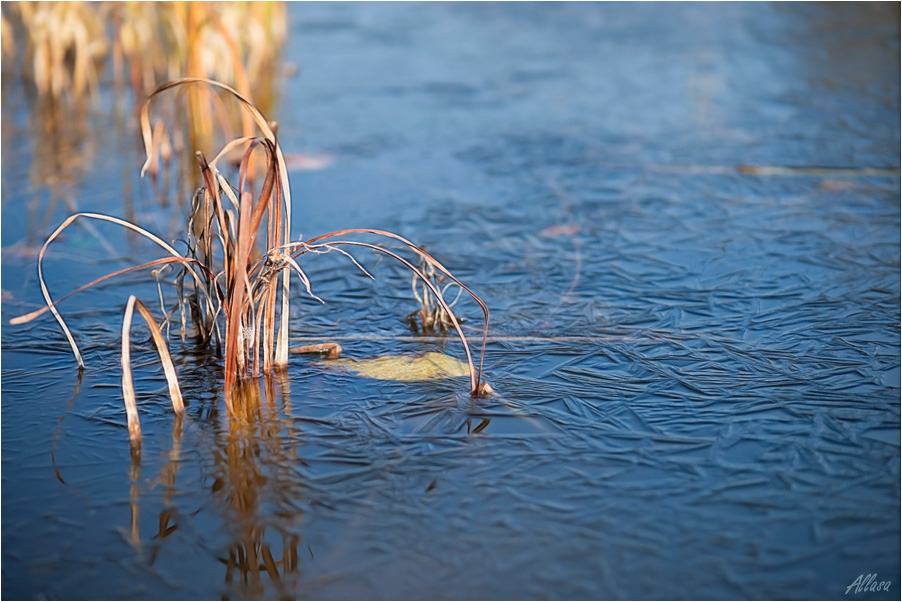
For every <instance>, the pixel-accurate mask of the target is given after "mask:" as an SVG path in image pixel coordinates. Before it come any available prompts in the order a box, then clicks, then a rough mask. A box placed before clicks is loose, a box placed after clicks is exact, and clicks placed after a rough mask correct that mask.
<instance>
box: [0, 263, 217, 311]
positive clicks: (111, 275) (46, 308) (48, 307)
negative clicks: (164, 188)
mask: <svg viewBox="0 0 902 602" xmlns="http://www.w3.org/2000/svg"><path fill="white" fill-rule="evenodd" d="M168 263H194V264H197V266H198V267H200V268H201V269H202V270H204V271H205V272H207V274H208V275H209V276H210V278H212V277H213V274H212V273H211V272H210V271H209V270H207V268H206V267H204V266H203V265H202V264H201V263H200V262H198V261H197V260H196V259H192V258H190V257H161V258H160V259H154V260H153V261H148V262H147V263H142V264H141V265H133V266H131V267H127V268H123V269H121V270H116V271H115V272H110V273H109V274H107V275H105V276H101V277H100V278H95V279H94V280H92V281H91V282H89V283H87V284H84V285H82V286H80V287H78V288H77V289H75V290H74V291H72V292H70V293H68V294H66V295H65V296H63V297H60V298H59V299H57V300H56V301H54V302H53V303H51V304H50V305H45V306H44V307H42V308H41V309H36V310H35V311H33V312H31V313H27V314H24V315H22V316H16V317H15V318H13V319H11V320H10V321H9V323H10V324H13V325H19V324H27V323H28V322H31V321H32V320H34V319H35V318H38V317H40V316H42V315H44V314H45V313H47V312H48V311H51V309H52V308H54V307H56V306H57V305H59V304H60V303H62V302H63V301H65V300H66V299H68V298H69V297H71V296H72V295H74V294H76V293H80V292H82V291H85V290H87V289H89V288H91V287H92V286H96V285H98V284H100V283H101V282H104V281H106V280H109V279H110V278H115V277H116V276H122V275H124V274H127V273H129V272H136V271H138V270H143V269H145V268H149V267H153V266H156V265H162V264H168Z"/></svg>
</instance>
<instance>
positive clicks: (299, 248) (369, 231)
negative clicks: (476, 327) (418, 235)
mask: <svg viewBox="0 0 902 602" xmlns="http://www.w3.org/2000/svg"><path fill="white" fill-rule="evenodd" d="M345 234H372V235H375V236H384V237H387V238H392V239H394V240H397V241H399V242H401V243H403V244H404V245H406V246H407V247H408V248H409V249H410V250H412V251H413V252H414V253H416V254H417V255H418V256H420V257H421V258H422V259H423V260H424V261H426V262H427V263H429V264H430V265H432V266H434V267H435V268H436V269H437V270H439V271H440V272H442V273H443V274H444V275H445V276H447V277H448V278H450V279H451V280H452V281H453V282H454V283H455V284H457V285H458V286H459V287H460V288H461V289H463V290H464V291H466V293H467V294H469V295H470V297H472V298H473V300H474V301H476V303H477V304H478V305H479V307H480V308H481V309H482V313H483V316H484V317H485V326H484V328H483V333H482V346H481V350H480V354H479V369H478V371H477V373H476V378H477V388H474V390H473V392H474V394H481V393H480V391H483V390H484V391H486V392H489V390H490V388H489V387H487V388H486V389H482V386H481V384H480V382H481V379H482V369H483V362H484V358H485V345H486V340H487V339H488V334H489V308H488V307H487V306H486V304H485V303H484V302H483V301H482V299H480V298H479V297H478V296H477V295H476V293H474V292H473V291H471V290H470V289H469V288H467V286H466V285H464V283H462V282H461V281H460V280H458V279H457V278H455V277H454V275H453V274H452V273H451V272H450V271H448V269H447V268H446V267H445V266H443V265H442V264H441V263H439V262H438V261H437V260H436V259H435V258H433V257H432V256H431V255H429V253H427V252H425V251H423V250H422V249H421V248H419V247H418V246H416V245H415V244H413V243H412V242H410V241H409V240H407V239H406V238H404V237H403V236H400V235H398V234H394V233H393V232H386V231H385V230H373V229H367V228H355V229H349V230H338V231H336V232H330V233H327V234H321V235H320V236H316V237H314V238H311V239H310V240H308V241H306V242H303V243H298V244H297V245H296V247H297V250H296V251H294V252H293V253H292V256H299V255H302V254H303V253H305V252H307V250H308V249H309V248H310V247H315V246H316V244H315V243H317V242H318V241H321V240H325V239H327V238H333V237H338V236H344V235H345ZM349 242H350V241H349ZM328 244H334V242H330V243H328ZM346 244H347V243H346ZM287 246H291V245H287ZM360 246H369V247H370V248H373V246H372V245H360ZM376 248H377V249H378V250H379V251H380V252H384V251H385V250H384V249H382V248H379V247H376ZM395 257H397V258H398V259H401V258H400V257H398V256H397V255H395ZM401 261H402V262H404V263H406V264H407V265H408V266H410V264H409V263H407V262H406V260H403V259H401ZM413 271H414V273H415V274H417V275H418V276H419V277H420V278H421V279H422V280H423V281H424V282H426V279H425V277H423V276H422V274H420V272H419V270H417V269H416V268H413ZM429 288H430V289H433V294H435V295H436V298H437V299H442V296H441V294H437V293H436V291H435V290H434V288H435V287H433V286H432V285H431V283H429ZM442 305H443V309H444V310H445V311H446V312H448V314H449V315H451V316H452V317H453V315H454V314H453V313H452V312H451V311H450V308H449V307H447V304H445V303H444V301H443V300H442ZM455 328H456V329H457V330H458V332H459V333H460V335H461V340H463V341H464V347H465V348H466V350H467V356H468V357H469V347H468V346H467V344H466V339H465V338H463V333H462V332H461V331H460V328H459V327H455Z"/></svg>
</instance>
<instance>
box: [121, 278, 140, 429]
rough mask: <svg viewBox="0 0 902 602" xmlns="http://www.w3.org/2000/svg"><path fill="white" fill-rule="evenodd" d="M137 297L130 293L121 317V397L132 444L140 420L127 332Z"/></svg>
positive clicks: (129, 328)
mask: <svg viewBox="0 0 902 602" xmlns="http://www.w3.org/2000/svg"><path fill="white" fill-rule="evenodd" d="M135 301H137V298H136V297H135V296H134V295H132V296H131V297H129V299H128V305H126V306H125V315H124V316H123V318H122V355H121V357H120V362H121V363H122V399H123V401H124V402H125V415H126V417H127V418H128V438H129V439H130V440H131V442H132V444H137V443H140V442H141V421H140V420H139V419H138V404H137V402H136V401H135V384H134V382H133V381H132V367H131V364H132V360H131V349H130V340H129V334H130V332H131V328H132V314H133V313H134V306H135Z"/></svg>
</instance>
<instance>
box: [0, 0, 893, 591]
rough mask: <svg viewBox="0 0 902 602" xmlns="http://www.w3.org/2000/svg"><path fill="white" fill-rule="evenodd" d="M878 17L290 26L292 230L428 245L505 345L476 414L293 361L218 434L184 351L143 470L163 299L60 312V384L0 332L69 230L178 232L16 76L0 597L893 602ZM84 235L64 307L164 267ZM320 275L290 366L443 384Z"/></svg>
mask: <svg viewBox="0 0 902 602" xmlns="http://www.w3.org/2000/svg"><path fill="white" fill-rule="evenodd" d="M898 10H899V9H898V5H895V4H893V5H885V4H876V5H874V4H868V5H864V6H861V5H855V6H852V5H842V4H841V5H835V4H830V5H823V4H817V5H812V4H806V5H762V4H754V5H751V4H739V3H736V4H728V5H723V4H714V5H707V4H706V5H676V6H673V5H667V6H657V5H655V6H651V5H642V4H639V5H637V4H630V5H617V4H613V5H610V4H604V5H596V4H588V5H587V4H580V5H568V4H552V5H544V4H543V5H533V4H529V5H519V4H514V5H511V4H497V5H496V4H491V5H482V4H460V5H444V4H429V5H406V4H400V5H394V4H393V5H382V4H365V5H356V4H340V5H316V4H312V5H311V4H305V5H302V6H301V5H292V6H291V7H290V9H289V15H290V23H289V27H288V30H289V37H288V44H287V47H286V49H285V53H284V57H285V60H286V61H287V62H289V63H292V64H294V65H296V66H297V72H296V74H295V75H293V76H290V77H286V78H285V79H284V81H283V82H282V83H281V86H282V90H281V103H280V107H279V108H278V110H277V115H276V116H277V118H278V119H279V121H280V124H281V129H280V135H281V139H282V144H283V146H284V148H285V151H286V153H288V154H299V153H303V154H306V155H309V156H317V157H323V156H327V157H330V158H331V163H330V164H329V165H328V166H327V167H325V168H323V169H319V170H315V171H301V170H296V171H293V172H292V174H291V180H292V187H293V188H292V191H293V196H294V198H295V204H296V206H295V211H296V216H297V217H296V219H295V222H294V223H295V230H296V234H297V235H298V236H300V235H301V234H303V235H304V236H306V237H309V236H312V235H315V234H318V233H321V232H325V231H328V230H332V229H337V228H343V227H380V228H386V229H391V230H395V231H397V232H399V233H400V234H402V235H405V236H407V237H409V238H411V239H413V240H416V241H417V242H423V243H426V244H428V247H429V249H430V251H431V252H433V253H434V254H435V255H436V256H437V257H439V259H440V260H442V261H443V262H444V263H446V264H447V265H448V266H449V267H450V268H451V269H452V270H454V271H455V273H457V274H459V275H460V276H461V278H462V279H463V280H464V281H466V282H467V283H468V284H470V285H471V287H472V288H473V289H474V290H475V291H477V292H478V293H479V294H480V295H482V296H483V298H484V299H485V300H486V302H487V303H488V305H489V306H490V308H491V309H492V319H493V324H492V331H491V339H490V342H489V345H488V350H487V356H486V365H487V369H488V372H487V376H488V380H489V381H490V382H491V383H492V385H493V386H494V388H495V390H496V391H497V392H498V395H497V396H495V397H493V398H491V399H488V400H480V401H477V402H474V401H472V400H470V399H469V398H468V397H467V396H466V394H465V389H466V383H465V382H433V383H419V384H417V383H413V384H411V383H393V382H382V381H371V380H366V379H361V378H356V377H353V376H350V375H348V374H344V373H339V372H335V371H331V370H328V369H324V368H322V367H320V366H316V365H313V362H311V361H308V360H306V359H304V358H293V359H292V364H291V366H290V368H289V370H288V373H287V375H285V376H284V377H282V378H281V379H277V380H274V381H269V382H267V381H265V380H264V381H261V383H260V388H259V391H258V394H259V398H260V402H259V406H257V407H256V408H255V409H251V410H249V411H248V413H247V414H246V415H245V416H244V418H243V419H230V418H229V417H228V416H227V415H226V412H225V409H224V406H223V403H222V401H221V393H220V391H219V387H220V386H221V377H220V375H219V372H218V370H219V366H218V364H217V363H216V361H215V360H214V359H211V358H208V357H206V356H204V355H202V354H198V353H196V352H195V351H194V350H193V349H192V348H191V346H190V345H186V346H182V345H181V344H180V343H178V337H177V336H175V335H174V336H173V345H172V347H173V351H174V353H175V356H176V361H177V363H178V370H179V373H180V375H181V380H182V384H183V390H184V393H185V397H186V402H187V404H188V414H187V416H186V418H185V421H184V423H183V424H178V423H176V422H175V420H174V418H173V416H172V412H171V410H169V409H167V404H168V401H167V396H166V392H165V391H166V388H165V380H164V379H163V377H162V374H161V373H160V371H159V369H158V367H157V366H156V364H155V363H154V360H153V354H152V350H151V348H150V346H149V345H148V344H146V343H143V344H142V343H140V342H139V343H138V344H136V345H135V346H134V347H135V349H134V352H133V353H134V355H135V365H136V373H135V376H136V383H137V387H138V390H139V391H140V392H141V394H140V395H139V405H140V411H141V415H142V426H143V429H144V436H145V440H144V445H143V448H142V450H143V453H142V455H141V457H140V458H133V457H131V456H130V453H129V447H128V443H127V433H126V430H125V428H124V423H125V416H124V410H123V408H122V402H121V394H120V391H119V379H120V369H119V351H118V344H119V328H120V324H121V322H120V320H121V312H122V308H123V306H124V303H125V300H126V298H127V295H128V294H129V293H130V292H137V293H138V294H140V295H141V296H142V297H143V298H145V299H147V300H149V301H150V300H153V299H155V295H156V294H157V293H156V284H155V282H154V280H153V279H152V278H151V277H149V276H145V277H143V278H138V279H135V280H132V281H130V282H129V284H128V285H125V286H123V285H111V286H107V287H104V288H103V289H102V290H98V291H93V292H88V293H84V294H83V295H80V296H79V297H77V298H74V299H72V300H71V301H68V302H67V305H64V306H63V308H62V309H63V310H64V313H65V315H66V316H67V318H68V319H69V320H70V325H71V326H72V327H73V328H74V330H75V331H76V332H77V333H78V337H79V341H80V343H82V344H83V351H84V353H85V357H86V361H87V363H88V369H87V371H86V372H85V374H84V377H83V378H82V379H81V380H80V381H79V379H78V374H77V370H76V368H75V363H74V361H73V360H72V358H71V355H70V353H69V351H68V347H67V345H66V344H65V340H64V339H63V337H62V335H61V333H60V332H59V329H58V327H56V325H55V323H53V322H52V320H48V319H44V320H42V321H40V322H38V323H35V324H34V325H33V326H30V327H12V326H9V325H7V322H8V319H9V318H10V317H12V316H14V315H17V314H19V313H23V312H25V311H29V310H30V309H32V308H34V307H36V306H37V304H38V303H40V300H41V297H40V291H39V288H38V284H37V282H36V276H35V269H34V265H35V263H34V262H35V255H34V251H35V245H40V243H41V242H42V240H43V238H44V237H45V236H46V235H47V234H48V233H49V232H50V231H51V230H52V228H53V227H55V226H56V224H58V223H59V222H60V221H62V219H63V218H64V217H65V216H66V215H68V214H69V213H71V212H73V211H75V210H79V209H80V210H99V211H107V212H110V213H113V214H116V215H122V216H129V217H133V218H134V219H136V220H138V221H140V222H141V223H144V224H147V226H148V227H149V228H151V229H154V230H155V231H157V232H161V233H166V232H169V231H170V228H171V215H172V214H173V213H174V212H175V210H174V209H172V208H170V210H161V209H159V206H158V204H157V203H156V202H155V200H154V199H153V193H152V191H151V189H150V186H149V185H148V183H147V182H143V181H140V180H139V179H138V178H137V171H138V166H139V165H140V161H141V159H140V157H139V147H138V144H137V141H136V129H135V125H134V124H133V123H132V122H131V119H130V112H129V110H128V108H127V104H128V101H127V99H126V101H122V100H119V101H118V102H119V103H123V102H124V103H125V104H126V108H124V109H123V108H122V107H121V106H119V109H118V112H117V109H116V107H117V105H116V102H117V101H116V96H115V95H114V93H113V91H112V89H111V88H109V87H104V88H103V89H102V91H101V95H100V97H99V99H98V101H97V102H96V105H94V106H89V107H88V108H87V109H86V110H85V112H84V113H79V112H78V111H76V110H75V109H72V108H69V109H66V110H67V111H70V113H63V114H62V115H60V113H59V112H57V113H56V115H57V116H58V122H57V123H56V124H55V125H52V124H51V125H48V123H47V118H46V116H45V117H38V115H39V114H38V113H37V112H36V110H34V109H33V108H31V107H30V103H31V101H30V100H29V99H28V98H27V97H26V96H25V95H24V93H23V92H22V91H21V89H20V87H19V86H18V85H17V82H16V80H14V79H13V80H11V79H8V78H6V77H5V80H4V83H5V84H6V85H5V86H4V97H3V103H4V104H3V130H2V131H3V140H2V143H3V147H2V150H3V164H2V185H3V199H2V202H3V205H2V211H3V213H2V216H3V218H4V219H3V222H2V237H3V254H2V268H3V272H2V288H3V305H2V313H3V321H4V326H3V329H2V352H3V353H2V361H3V372H2V491H3V497H2V502H3V504H2V527H3V529H2V533H3V534H2V549H3V558H2V594H3V597H4V598H20V597H21V598H148V599H158V598H208V599H211V598H220V597H228V598H259V597H267V598H274V597H291V598H301V599H306V598H434V599H445V598H489V599H498V598H501V599H513V598H528V599H534V598H676V599H706V598H707V599H710V598H752V599H762V598H790V599H811V598H826V599H834V598H841V597H847V598H851V599H898V598H899V596H900V589H899V582H900V572H899V566H900V540H899V532H900V406H899V399H900V332H899V324H900V278H899V275H900V263H899V259H900V248H899V236H900V207H899V195H900V186H899V145H900V135H899V132H900V119H899V114H900V102H899V98H900V96H899V94H900V92H899V90H900V83H899V71H900V69H899V67H900V64H899V27H898V23H899V12H898ZM58 111H59V109H58ZM111 115H113V117H110V116H111ZM117 115H118V117H117ZM111 120H112V121H111ZM97 230H98V231H102V232H101V233H102V234H103V235H105V236H107V237H108V242H107V243H105V244H102V243H100V242H98V240H99V239H98V237H97V236H95V235H94V233H92V232H91V231H89V230H86V229H74V230H71V231H70V232H69V234H68V236H67V238H66V240H65V241H64V242H61V243H60V244H59V245H57V248H58V249H59V250H58V251H57V250H56V249H54V251H53V252H52V254H51V255H50V258H49V260H48V262H47V274H48V280H49V282H50V283H51V288H52V290H53V291H54V292H56V293H57V294H59V293H60V292H64V291H67V290H70V289H72V288H74V287H75V286H77V285H78V284H81V283H83V282H86V281H88V280H89V279H90V278H93V277H95V276H97V275H99V274H102V273H105V272H107V271H109V270H112V269H114V268H116V267H120V266H122V265H125V263H123V261H124V260H127V259H128V258H131V260H132V261H134V260H135V259H136V258H145V259H150V258H153V257H154V256H155V255H154V251H153V250H152V249H149V248H147V247H146V246H145V245H143V244H142V243H140V241H137V240H132V239H129V238H127V237H125V236H122V235H121V233H118V232H116V231H115V230H114V229H112V228H108V227H106V226H103V225H98V226H97ZM171 236H172V237H175V236H176V235H175V234H171ZM108 247H109V248H108ZM331 259H332V258H321V259H316V260H313V261H310V262H308V263H307V264H305V268H308V269H309V274H310V275H311V277H312V278H313V280H314V287H315V292H316V293H317V294H319V295H320V296H321V297H323V298H324V299H326V300H327V301H328V303H327V304H326V305H324V306H320V305H319V304H317V303H315V302H312V301H309V300H306V299H301V300H300V301H299V302H298V303H297V304H296V305H295V311H296V312H297V315H296V318H295V322H294V323H293V325H292V335H293V336H294V337H295V338H296V339H297V340H298V341H308V340H310V341H320V340H338V341H340V342H341V343H342V346H343V347H344V348H345V350H346V353H347V355H349V356H351V357H367V356H373V355H378V354H383V353H398V352H425V351H436V350H441V351H445V352H447V353H451V354H453V355H458V356H461V349H460V344H459V342H456V341H455V340H453V339H451V338H448V339H441V338H439V339H435V338H423V337H415V336H411V333H410V331H409V329H408V327H407V325H406V323H405V322H404V320H403V316H404V315H405V314H407V313H408V312H410V311H413V310H414V309H415V302H414V301H413V300H412V299H411V297H410V294H409V292H408V291H409V281H408V279H407V277H406V276H405V275H404V274H403V273H402V272H401V271H399V270H398V269H396V268H395V267H394V266H391V265H389V264H387V263H385V262H381V263H380V262H378V261H377V260H376V259H375V258H373V257H367V256H364V255H361V256H360V259H361V260H362V261H364V262H365V263H366V264H367V266H368V267H370V268H372V270H373V272H374V274H375V275H377V277H378V279H379V280H378V283H377V284H373V283H372V282H370V281H369V280H367V279H365V278H363V277H361V276H360V275H359V273H356V272H355V270H354V269H353V268H352V267H350V266H347V262H341V261H340V260H338V259H336V260H335V261H332V260H331ZM338 266H341V268H340V269H339V267H338ZM296 290H298V289H296ZM298 295H300V291H299V290H298ZM461 309H462V315H463V316H464V317H465V318H466V319H467V323H468V325H469V326H471V327H473V328H475V327H477V326H478V325H479V311H478V309H477V308H475V307H472V306H471V307H462V308H461ZM248 554H250V555H251V556H254V555H255V554H256V555H257V556H258V558H259V562H248V561H247V560H246V559H247V557H248ZM862 574H863V575H868V574H877V575H878V578H877V580H878V581H891V587H890V589H889V592H881V593H868V592H859V593H857V594H856V593H855V592H854V590H852V592H850V593H848V595H846V590H847V587H848V586H849V585H850V584H852V583H853V582H854V581H855V579H856V578H857V577H858V576H859V575H862Z"/></svg>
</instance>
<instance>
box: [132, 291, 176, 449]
mask: <svg viewBox="0 0 902 602" xmlns="http://www.w3.org/2000/svg"><path fill="white" fill-rule="evenodd" d="M135 308H137V309H138V313H140V314H141V317H143V318H144V321H145V322H147V327H148V328H149V329H150V334H151V336H152V337H153V342H154V344H155V345H156V347H157V352H158V353H159V355H160V363H161V364H162V365H163V372H164V373H165V375H166V381H167V382H168V384H169V397H170V399H171V400H172V410H173V411H174V412H175V414H176V416H181V415H183V414H184V413H185V404H184V402H183V401H182V392H181V390H180V389H179V382H178V377H177V376H176V373H175V366H174V365H173V364H172V357H171V356H170V355H169V350H168V349H167V348H166V341H165V340H164V339H163V333H162V332H160V328H159V327H158V326H157V323H156V321H154V319H153V316H152V315H151V313H150V312H149V311H148V310H147V308H146V307H145V306H144V304H143V303H141V302H140V301H139V300H138V298H137V297H135V296H134V295H131V296H130V297H129V298H128V304H126V306H125V314H124V316H123V318H122V358H121V363H122V397H123V400H124V401H125V413H126V416H127V418H128V435H129V439H131V441H132V443H138V442H140V441H141V424H140V421H139V420H138V406H137V403H136V401H135V385H134V382H133V381H132V369H131V345H130V333H131V327H132V315H133V314H134V309H135Z"/></svg>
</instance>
